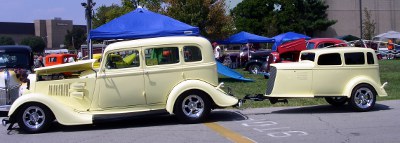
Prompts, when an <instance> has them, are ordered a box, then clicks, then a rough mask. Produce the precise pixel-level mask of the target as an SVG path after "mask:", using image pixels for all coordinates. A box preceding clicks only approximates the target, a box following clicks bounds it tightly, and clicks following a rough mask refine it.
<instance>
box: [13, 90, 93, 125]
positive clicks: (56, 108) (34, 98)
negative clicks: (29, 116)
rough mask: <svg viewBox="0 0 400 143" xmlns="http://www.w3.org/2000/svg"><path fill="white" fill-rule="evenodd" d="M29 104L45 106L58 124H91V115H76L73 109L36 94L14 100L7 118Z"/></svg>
mask: <svg viewBox="0 0 400 143" xmlns="http://www.w3.org/2000/svg"><path fill="white" fill-rule="evenodd" d="M30 102H37V103H41V104H43V105H45V106H47V107H48V108H49V109H50V110H51V111H52V112H53V114H54V116H55V117H56V119H57V121H58V122H59V123H60V124H63V125H79V124H91V123H92V115H90V114H81V113H78V112H76V111H74V109H73V108H70V107H68V106H65V105H64V104H62V103H60V102H58V101H57V100H54V99H53V98H52V97H51V96H48V95H43V94H37V93H31V94H26V95H22V96H21V97H19V98H18V99H17V100H15V102H14V103H13V104H12V105H11V108H10V110H9V112H8V116H9V117H12V115H14V114H16V113H17V109H18V108H19V107H21V106H22V105H24V104H25V103H30Z"/></svg>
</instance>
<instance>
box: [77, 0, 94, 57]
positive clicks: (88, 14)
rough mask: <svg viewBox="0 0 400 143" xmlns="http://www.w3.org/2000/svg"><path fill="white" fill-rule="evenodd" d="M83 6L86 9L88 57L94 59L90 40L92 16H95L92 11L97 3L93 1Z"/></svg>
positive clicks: (89, 0) (90, 0)
mask: <svg viewBox="0 0 400 143" xmlns="http://www.w3.org/2000/svg"><path fill="white" fill-rule="evenodd" d="M81 5H82V6H83V7H84V8H85V16H86V31H87V48H88V57H89V59H92V58H93V48H92V41H91V40H90V30H91V29H92V16H93V13H92V11H93V7H94V6H95V5H96V3H95V2H92V0H87V3H81Z"/></svg>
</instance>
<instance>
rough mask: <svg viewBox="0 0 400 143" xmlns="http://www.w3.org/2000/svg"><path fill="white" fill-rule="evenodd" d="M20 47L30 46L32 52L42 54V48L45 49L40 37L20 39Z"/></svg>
mask: <svg viewBox="0 0 400 143" xmlns="http://www.w3.org/2000/svg"><path fill="white" fill-rule="evenodd" d="M21 45H28V46H30V47H31V48H32V51H33V52H36V53H43V51H44V48H45V47H46V44H45V43H44V40H43V39H42V37H39V36H34V37H28V38H25V39H22V41H21Z"/></svg>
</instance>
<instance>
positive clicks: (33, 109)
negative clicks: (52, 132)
mask: <svg viewBox="0 0 400 143" xmlns="http://www.w3.org/2000/svg"><path fill="white" fill-rule="evenodd" d="M53 121H54V115H53V114H52V112H51V111H50V109H48V108H47V107H46V106H44V105H42V104H34V103H31V104H27V105H25V106H23V107H22V109H21V110H19V112H18V115H17V122H18V125H19V127H20V128H21V129H22V130H23V131H25V132H27V133H39V132H43V131H45V130H46V129H47V128H48V127H49V126H50V123H51V122H53Z"/></svg>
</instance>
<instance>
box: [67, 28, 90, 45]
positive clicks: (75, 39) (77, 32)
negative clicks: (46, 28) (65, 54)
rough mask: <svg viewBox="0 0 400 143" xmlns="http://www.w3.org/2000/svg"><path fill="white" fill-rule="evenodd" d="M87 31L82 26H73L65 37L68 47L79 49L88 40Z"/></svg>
mask: <svg viewBox="0 0 400 143" xmlns="http://www.w3.org/2000/svg"><path fill="white" fill-rule="evenodd" d="M86 38H87V37H86V32H85V30H84V29H82V28H73V29H72V30H71V31H69V30H68V31H67V35H65V38H64V45H66V46H67V47H69V48H68V49H75V50H79V49H80V46H81V45H82V44H83V43H84V42H86Z"/></svg>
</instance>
